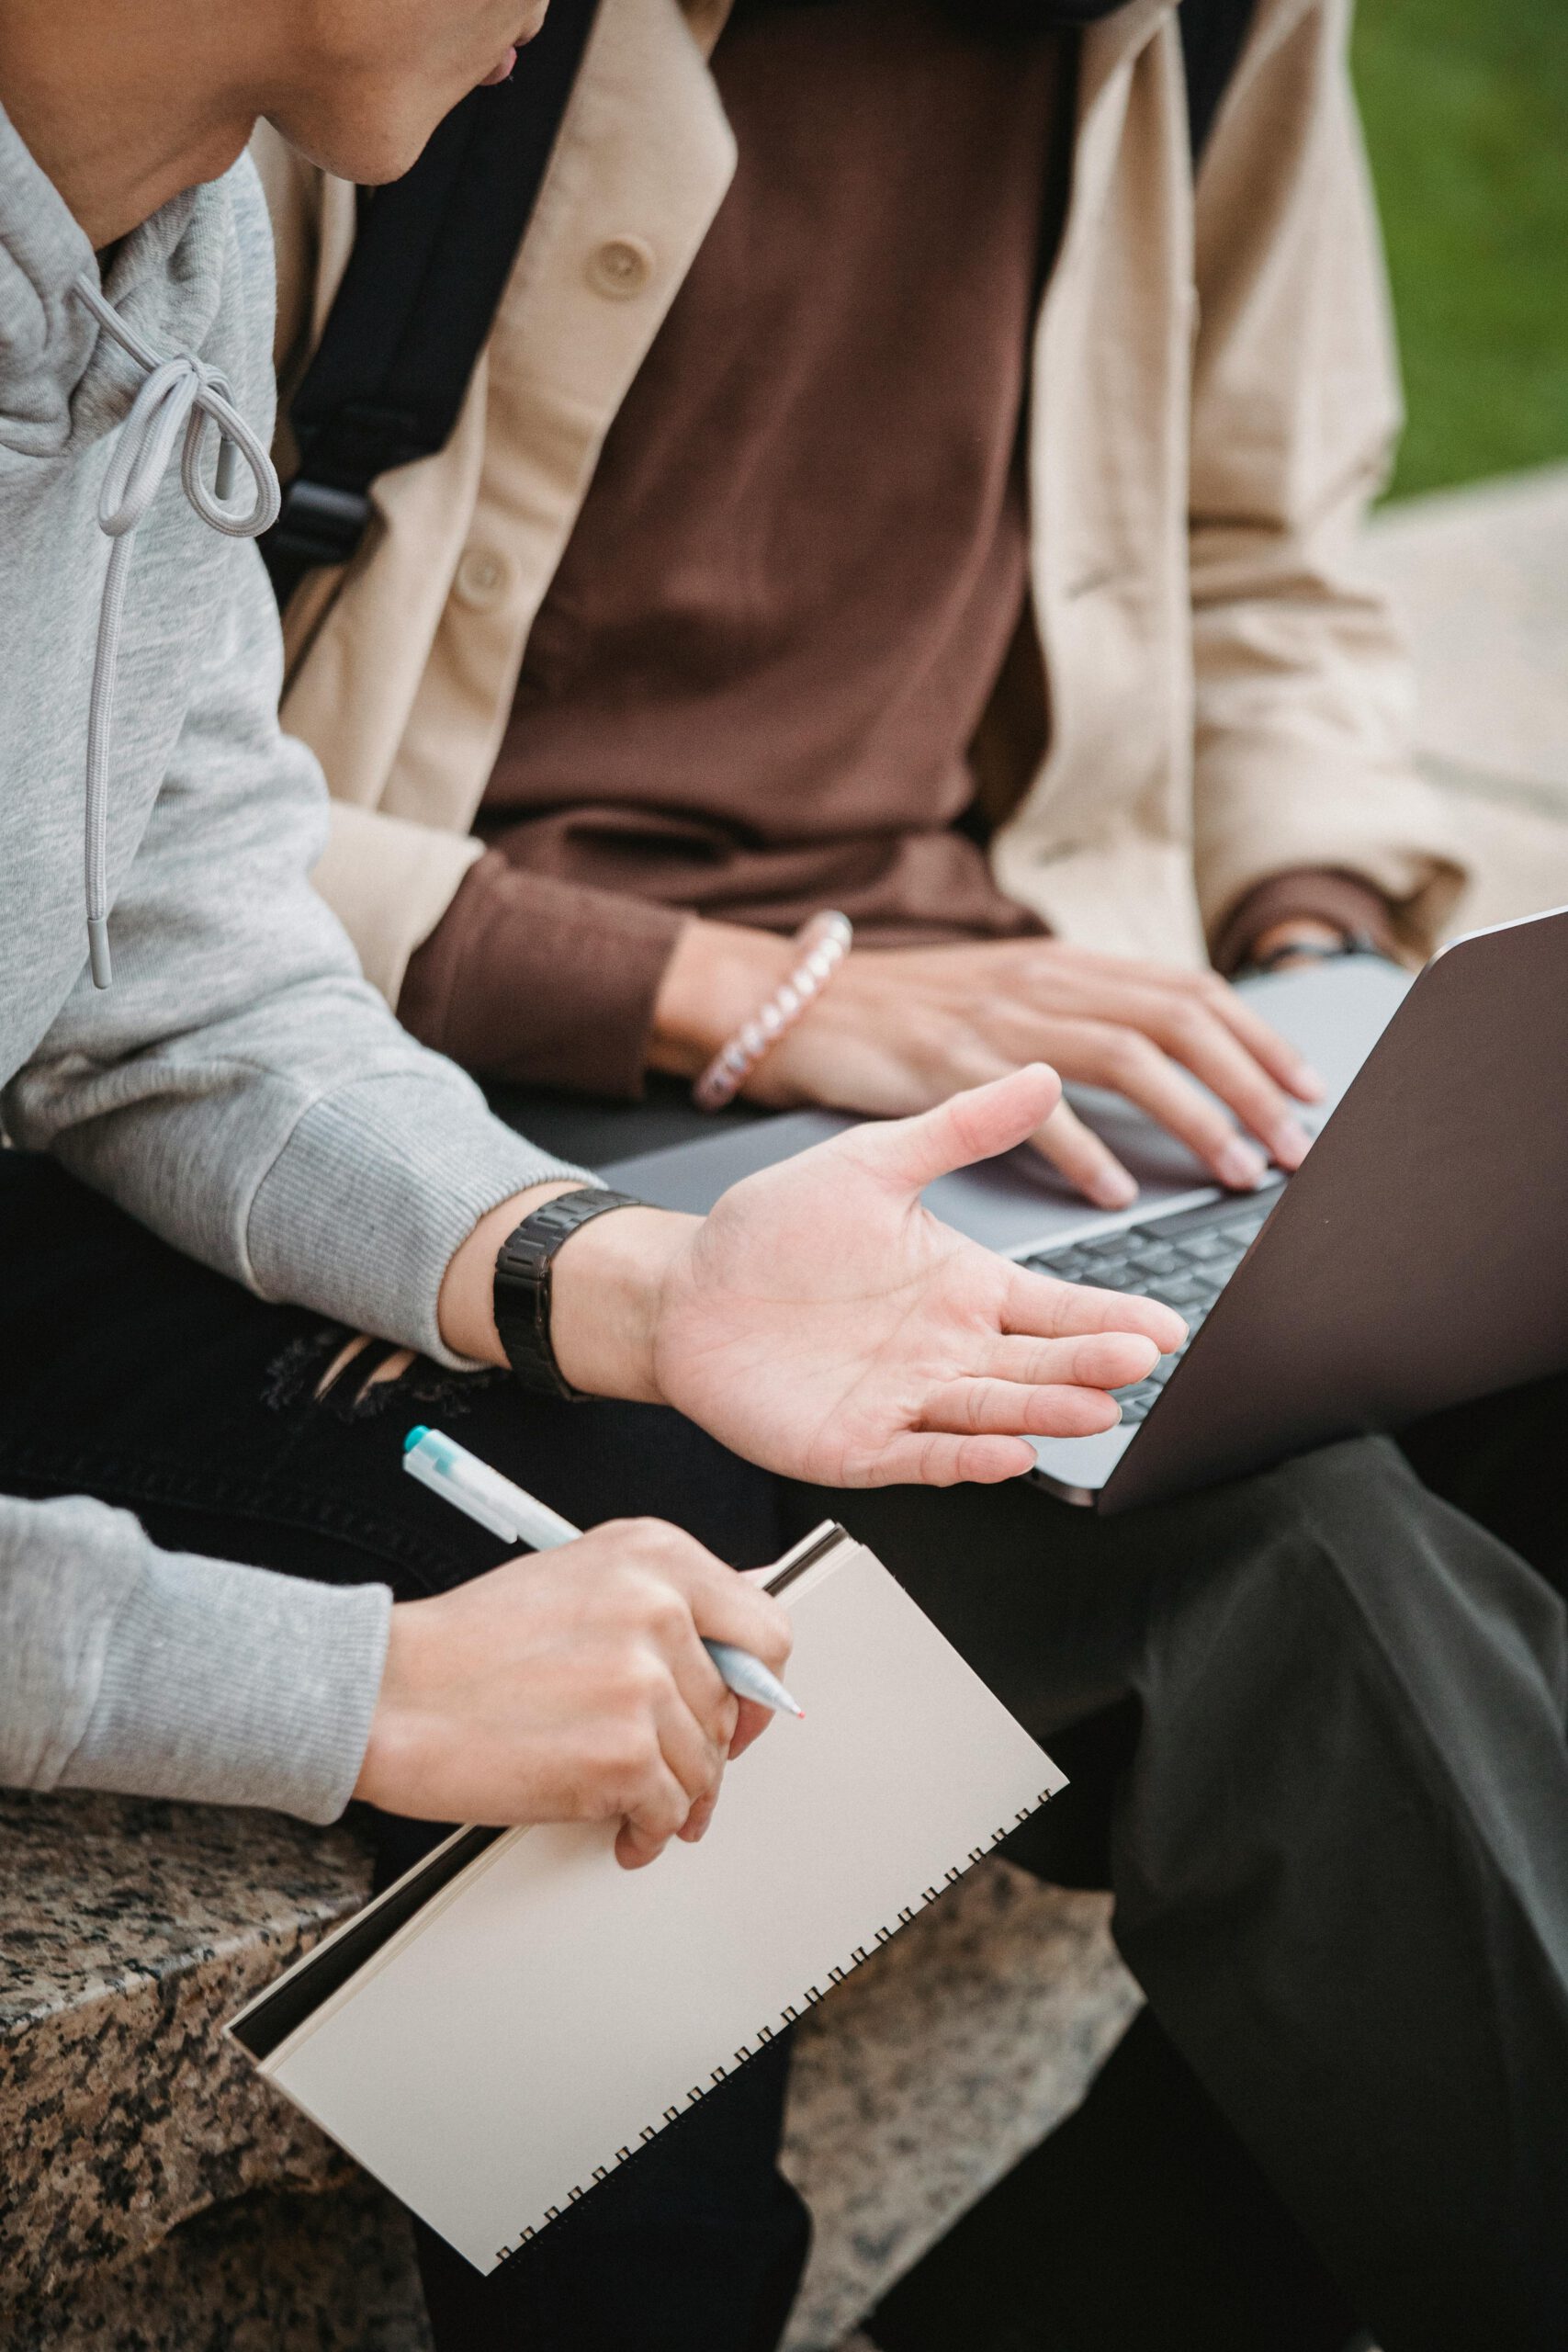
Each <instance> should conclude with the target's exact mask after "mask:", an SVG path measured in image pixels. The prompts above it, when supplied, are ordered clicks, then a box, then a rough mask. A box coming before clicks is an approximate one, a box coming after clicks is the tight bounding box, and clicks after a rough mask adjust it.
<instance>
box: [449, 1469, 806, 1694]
mask: <svg viewBox="0 0 1568 2352" xmlns="http://www.w3.org/2000/svg"><path fill="white" fill-rule="evenodd" d="M403 1468H404V1469H405V1470H406V1471H407V1472H408V1474H409V1476H410V1477H411V1478H417V1479H418V1480H419V1483H420V1485H421V1486H422V1487H429V1489H430V1491H431V1493H432V1494H433V1495H439V1496H440V1497H441V1498H442V1499H443V1500H444V1501H446V1502H449V1503H451V1504H452V1505H453V1507H454V1509H456V1510H461V1511H466V1512H467V1513H468V1517H469V1518H470V1519H473V1520H477V1521H479V1525H480V1526H481V1527H488V1528H489V1530H490V1532H491V1534H492V1535H498V1536H499V1537H500V1538H501V1540H502V1543H503V1544H528V1545H529V1546H530V1548H531V1549H532V1550H534V1551H536V1552H549V1551H553V1550H554V1549H555V1547H556V1545H557V1544H573V1543H575V1542H576V1540H577V1538H578V1537H579V1536H580V1535H581V1532H582V1530H581V1528H580V1527H573V1525H572V1523H571V1521H570V1519H563V1518H562V1517H561V1515H560V1513H559V1511H558V1510H550V1508H549V1506H548V1504H547V1503H542V1502H539V1501H537V1500H536V1498H535V1497H534V1496H532V1495H530V1494H525V1492H524V1490H523V1488H522V1487H514V1486H513V1483H512V1481H511V1479H510V1478H503V1477H502V1475H501V1473H500V1471H499V1470H492V1469H491V1466H490V1464H489V1463H488V1462H481V1461H480V1460H479V1455H478V1454H477V1453H469V1452H468V1448H467V1447H466V1446H462V1445H458V1444H457V1443H456V1442H454V1440H453V1439H451V1438H449V1437H443V1436H442V1434H441V1432H440V1430H432V1429H426V1428H425V1426H424V1424H423V1422H422V1423H421V1424H420V1426H419V1427H418V1428H417V1429H412V1430H410V1431H409V1433H408V1435H407V1437H406V1438H404V1440H403ZM703 1647H704V1649H705V1650H706V1652H707V1654H708V1656H709V1657H711V1658H712V1660H713V1662H714V1664H715V1666H716V1667H717V1668H718V1670H719V1673H720V1674H721V1675H722V1676H723V1678H724V1679H725V1681H726V1682H727V1683H728V1686H729V1688H730V1690H731V1691H734V1693H735V1695H736V1697H737V1698H738V1699H753V1700H755V1701H756V1702H757V1704H758V1705H759V1706H760V1707H769V1708H771V1709H772V1710H773V1713H774V1714H785V1715H804V1714H805V1713H806V1710H805V1708H804V1707H802V1706H800V1705H799V1704H798V1703H797V1702H796V1701H795V1700H794V1699H792V1698H791V1697H790V1695H789V1692H788V1691H786V1690H785V1689H784V1684H783V1683H782V1682H781V1681H780V1680H779V1679H778V1676H777V1675H776V1674H771V1673H770V1672H769V1670H768V1668H766V1667H765V1666H764V1665H763V1664H762V1661H761V1658H760V1657H752V1655H751V1653H750V1650H742V1649H738V1648H737V1647H736V1645H735V1644H734V1643H733V1642H704V1644H703Z"/></svg>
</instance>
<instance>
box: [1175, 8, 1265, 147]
mask: <svg viewBox="0 0 1568 2352" xmlns="http://www.w3.org/2000/svg"><path fill="white" fill-rule="evenodd" d="M1257 10H1258V0H1181V5H1180V6H1179V9H1178V10H1177V16H1178V18H1179V22H1180V26H1181V55H1182V62H1183V63H1184V64H1185V66H1186V68H1187V128H1188V133H1189V136H1190V141H1191V145H1192V168H1193V170H1194V171H1196V170H1197V168H1198V166H1199V164H1201V162H1202V160H1203V150H1204V148H1205V147H1206V146H1207V145H1208V142H1209V133H1210V131H1211V130H1213V127H1214V117H1215V116H1216V115H1217V114H1218V112H1219V110H1220V100H1221V99H1222V98H1223V97H1224V94H1225V92H1226V90H1227V89H1228V88H1229V87H1230V78H1231V75H1232V74H1234V73H1235V67H1236V60H1237V59H1238V58H1239V57H1240V55H1241V51H1242V45H1243V43H1244V42H1245V41H1246V40H1247V34H1248V32H1249V31H1250V29H1251V27H1252V19H1253V17H1254V16H1255V15H1256V14H1257Z"/></svg>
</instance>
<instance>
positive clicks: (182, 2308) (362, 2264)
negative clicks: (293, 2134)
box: [0, 2181, 433, 2352]
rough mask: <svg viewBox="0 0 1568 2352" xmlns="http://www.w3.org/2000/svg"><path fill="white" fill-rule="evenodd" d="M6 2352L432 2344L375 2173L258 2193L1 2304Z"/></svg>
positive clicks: (408, 2259)
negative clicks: (160, 2239)
mask: <svg viewBox="0 0 1568 2352" xmlns="http://www.w3.org/2000/svg"><path fill="white" fill-rule="evenodd" d="M0 2343H3V2344H4V2345H5V2346H6V2352H329V2347H331V2352H336V2347H339V2346H341V2347H342V2352H433V2347H432V2345H431V2338H430V2330H429V2326H428V2324H427V2323H426V2321H425V2317H424V2310H423V2303H422V2302H421V2300H420V2293H419V2280H418V2277H417V2274H416V2272H415V2269H414V2261H413V2247H412V2242H411V2240H410V2236H409V2231H408V2224H407V2222H405V2221H404V2219H403V2217H402V2214H401V2213H400V2211H399V2210H398V2208H397V2207H396V2206H395V2205H394V2204H393V2203H392V2202H391V2199H389V2198H387V2197H385V2196H383V2195H382V2193H381V2191H380V2190H379V2189H378V2188H376V2187H375V2186H374V2184H373V2183H371V2182H368V2181H356V2182H355V2183H353V2184H352V2185H351V2186H350V2187H349V2188H345V2189H341V2190H338V2191H336V2192H335V2193H333V2194H330V2195H323V2196H314V2195H310V2194H301V2193H295V2194H289V2193H287V2192H284V2193H273V2194H268V2193H266V2192H254V2193H253V2194H252V2195H250V2196H246V2197H242V2198H240V2199H237V2200H236V2201H235V2202H234V2203H233V2204H231V2205H220V2206H219V2207H217V2208H216V2209H215V2210H214V2211H211V2212H209V2213H204V2214H200V2215H198V2216H197V2218H196V2219H195V2220H194V2221H191V2222H186V2224H185V2226H184V2227H183V2228H182V2229H178V2230H175V2232H174V2233H172V2235H170V2236H169V2237H168V2238H166V2239H165V2240H164V2244H163V2245H161V2246H158V2247H156V2248H155V2249H154V2250H153V2251H152V2253H151V2254H149V2255H145V2256H142V2258H141V2260H140V2261H136V2262H131V2263H126V2264H121V2265H119V2266H118V2267H114V2268H111V2269H99V2270H95V2271H91V2272H89V2273H88V2274H87V2276H86V2277H85V2278H84V2279H83V2280H82V2281H81V2282H80V2283H79V2285H78V2286H77V2287H76V2288H74V2289H73V2290H68V2291H66V2292H64V2293H62V2294H51V2295H45V2296H41V2297H39V2296H28V2297H27V2298H25V2299H24V2301H22V2302H20V2303H16V2304H12V2305H10V2306H9V2307H8V2308H7V2309H6V2311H5V2312H4V2313H3V2314H0Z"/></svg>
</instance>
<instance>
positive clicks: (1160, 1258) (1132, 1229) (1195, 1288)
mask: <svg viewBox="0 0 1568 2352" xmlns="http://www.w3.org/2000/svg"><path fill="white" fill-rule="evenodd" d="M1283 1189H1284V1186H1283V1184H1282V1182H1274V1183H1271V1184H1269V1186H1267V1187H1266V1189H1265V1190H1264V1191H1263V1192H1261V1193H1252V1194H1251V1195H1249V1196H1247V1197H1244V1198H1242V1199H1236V1198H1234V1197H1233V1198H1232V1199H1230V1200H1224V1201H1213V1202H1211V1203H1210V1204H1209V1205H1208V1206H1207V1207H1206V1208H1199V1209H1183V1210H1182V1211H1181V1212H1180V1213H1179V1215H1178V1216H1167V1217H1151V1218H1150V1220H1149V1222H1148V1223H1147V1224H1146V1225H1130V1226H1123V1227H1122V1228H1121V1230H1120V1231H1119V1232H1116V1233H1102V1234H1100V1235H1099V1236H1098V1237H1097V1238H1095V1239H1094V1240H1092V1241H1080V1242H1078V1243H1077V1244H1076V1245H1075V1246H1074V1247H1072V1248H1071V1249H1066V1250H1043V1251H1042V1252H1041V1253H1040V1254H1039V1256H1037V1257H1033V1258H1026V1259H1024V1260H1023V1261H1022V1262H1023V1263H1024V1264H1025V1265H1026V1266H1028V1267H1030V1268H1032V1271H1033V1272H1036V1273H1040V1274H1055V1276H1056V1277H1057V1279H1058V1280H1059V1281H1062V1282H1069V1283H1089V1285H1091V1286H1092V1287H1093V1288H1095V1289H1097V1290H1120V1291H1131V1292H1132V1293H1133V1294H1134V1295H1135V1296H1137V1297H1140V1298H1158V1299H1162V1300H1163V1301H1164V1302H1165V1304H1166V1306H1174V1307H1175V1309H1176V1311H1177V1313H1178V1314H1179V1316H1181V1317H1184V1319H1185V1321H1186V1324H1187V1332H1188V1336H1187V1340H1186V1341H1185V1342H1184V1343H1183V1345H1182V1347H1181V1348H1180V1349H1179V1351H1178V1352H1177V1353H1176V1354H1175V1355H1173V1356H1161V1358H1160V1360H1159V1362H1158V1363H1156V1366H1155V1368H1154V1370H1153V1372H1151V1373H1150V1374H1149V1376H1148V1378H1147V1379H1146V1380H1140V1381H1139V1382H1138V1383H1137V1385H1136V1386H1135V1387H1133V1388H1119V1389H1117V1390H1115V1391H1114V1395H1115V1397H1116V1401H1117V1403H1118V1404H1119V1405H1120V1406H1121V1408H1122V1421H1123V1422H1124V1423H1125V1424H1126V1425H1127V1426H1129V1427H1132V1426H1134V1425H1135V1424H1136V1423H1137V1422H1139V1421H1141V1420H1143V1419H1145V1415H1146V1414H1147V1412H1148V1410H1149V1408H1150V1406H1151V1405H1153V1404H1154V1402H1155V1400H1156V1397H1158V1395H1159V1393H1160V1390H1161V1389H1162V1388H1163V1387H1164V1385H1165V1384H1166V1382H1167V1381H1168V1379H1169V1378H1170V1375H1171V1374H1172V1373H1173V1372H1174V1371H1175V1370H1176V1367H1177V1365H1178V1364H1179V1363H1180V1361H1181V1358H1182V1357H1183V1356H1184V1355H1185V1354H1186V1352H1187V1349H1188V1347H1189V1346H1190V1344H1191V1342H1192V1340H1194V1339H1195V1338H1196V1337H1197V1334H1198V1331H1199V1329H1200V1328H1201V1325H1202V1323H1203V1321H1204V1318H1205V1317H1207V1315H1208V1313H1209V1310H1210V1308H1211V1307H1212V1306H1213V1304H1214V1301H1215V1299H1216V1298H1218V1296H1219V1295H1220V1293H1221V1291H1223V1290H1224V1286H1225V1284H1226V1283H1228V1282H1229V1280H1230V1278H1231V1276H1232V1275H1233V1274H1234V1273H1235V1270H1236V1268H1237V1267H1238V1266H1239V1265H1240V1263H1241V1261H1242V1260H1243V1258H1244V1257H1245V1256H1246V1255H1247V1250H1249V1249H1250V1248H1251V1246H1252V1243H1253V1240H1254V1239H1255V1238H1256V1237H1257V1235H1258V1232H1259V1231H1260V1230H1261V1229H1262V1227H1263V1225H1264V1222H1265V1220H1266V1219H1267V1217H1268V1216H1269V1211H1270V1209H1272V1207H1273V1206H1274V1204H1275V1202H1276V1201H1277V1200H1278V1199H1279V1197H1280V1193H1281V1192H1282V1191H1283Z"/></svg>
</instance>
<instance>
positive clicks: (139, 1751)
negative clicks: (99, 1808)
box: [60, 1546, 392, 1822]
mask: <svg viewBox="0 0 1568 2352" xmlns="http://www.w3.org/2000/svg"><path fill="white" fill-rule="evenodd" d="M391 1606H392V1596H391V1594H390V1592H389V1590H388V1589H387V1587H386V1586H385V1585H378V1584H368V1585H352V1586H348V1587H345V1588H342V1589H339V1588H336V1587H333V1586H330V1585H320V1584H308V1583H305V1582H303V1581H301V1580H299V1579H298V1578H296V1577H283V1576H275V1575H273V1574H272V1573H271V1572H270V1571H268V1570H266V1569H264V1568H243V1567H235V1566H231V1564H229V1563H228V1562H226V1561H221V1560H206V1559H197V1558H195V1557H193V1556H191V1555H186V1554H182V1553H170V1552H159V1551H155V1550H154V1549H152V1546H149V1547H148V1550H147V1554H146V1558H145V1563H144V1566H143V1568H142V1572H141V1576H140V1577H139V1578H138V1580H137V1582H136V1585H135V1588H134V1589H133V1590H132V1591H131V1593H130V1595H129V1596H128V1598H127V1600H125V1602H124V1604H123V1606H122V1607H121V1608H120V1610H119V1611H118V1614H117V1616H116V1618H115V1621H114V1625H113V1629H112V1631H111V1632H110V1634H109V1636H108V1640H107V1644H106V1646H105V1652H104V1659H103V1668H102V1672H101V1674H100V1676H99V1679H98V1689H97V1696H96V1702H95V1704H94V1706H93V1709H92V1713H91V1714H90V1715H89V1717H88V1720H87V1724H86V1728H85V1732H84V1734H83V1736H82V1738H81V1740H80V1741H79V1743H78V1744H77V1747H76V1748H75V1751H74V1753H73V1755H72V1756H71V1757H69V1758H67V1759H66V1761H65V1763H64V1765H63V1768H62V1771H61V1773H60V1782H61V1784H62V1786H66V1787H71V1788H85V1789H116V1790H118V1791H120V1792H122V1793H125V1794H129V1795H132V1796H157V1797H172V1798H176V1799H185V1800H186V1801H190V1802H195V1803H198V1804H245V1805H266V1806H270V1807H272V1808H273V1809H275V1810H276V1811H277V1812H280V1813H292V1814H297V1815H299V1816H300V1817H301V1818H302V1819H303V1820H306V1821H315V1822H328V1821H335V1820H336V1819H337V1817H338V1815H339V1814H340V1813H342V1811H343V1809H344V1805H345V1804H347V1803H348V1800H349V1798H350V1797H351V1796H352V1795H353V1793H354V1785H355V1781H356V1780H357V1779H358V1777H359V1770H360V1766H361V1763H362V1761H363V1759H364V1755H365V1747H366V1743H367V1740H368V1738H369V1736H370V1720H371V1717H372V1715H373V1714H374V1713H375V1709H376V1701H377V1696H378V1692H379V1691H380V1687H381V1672H382V1668H383V1666H384V1665H385V1662H386V1653H387V1634H388V1626H389V1619H390V1614H391Z"/></svg>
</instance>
